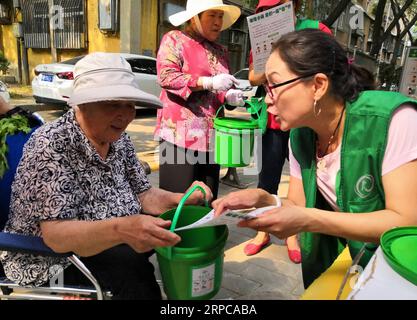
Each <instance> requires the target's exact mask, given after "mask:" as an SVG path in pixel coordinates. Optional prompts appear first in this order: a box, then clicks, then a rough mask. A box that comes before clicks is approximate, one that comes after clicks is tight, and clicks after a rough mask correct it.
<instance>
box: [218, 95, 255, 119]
mask: <svg viewBox="0 0 417 320" xmlns="http://www.w3.org/2000/svg"><path fill="white" fill-rule="evenodd" d="M257 99H258V102H259V101H260V100H261V99H262V97H260V98H257ZM247 104H249V105H250V107H252V101H251V100H250V99H247V100H245V108H246V109H247V108H248V107H246V105H247ZM224 108H225V106H224V104H222V105H221V106H220V108H219V109H217V112H216V116H215V118H217V116H218V115H219V112H220V110H222V109H224ZM261 109H262V108H259V110H257V109H255V112H256V115H257V116H258V119H260V118H261V112H262V111H261ZM258 121H259V120H258Z"/></svg>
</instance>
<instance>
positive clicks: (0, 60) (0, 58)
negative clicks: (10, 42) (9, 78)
mask: <svg viewBox="0 0 417 320" xmlns="http://www.w3.org/2000/svg"><path fill="white" fill-rule="evenodd" d="M9 66H10V62H9V60H7V58H6V57H5V56H4V53H3V51H0V70H1V71H3V73H6V72H7V71H8V70H9Z"/></svg>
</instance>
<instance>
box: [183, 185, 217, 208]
mask: <svg viewBox="0 0 417 320" xmlns="http://www.w3.org/2000/svg"><path fill="white" fill-rule="evenodd" d="M196 185H198V186H200V187H202V188H203V189H204V192H205V193H206V196H205V197H204V194H203V193H202V192H201V191H200V190H199V189H196V190H195V191H194V192H193V193H192V194H191V195H190V197H189V198H188V200H187V201H186V204H203V203H204V199H206V200H207V202H210V201H211V200H212V199H213V193H212V192H211V190H210V188H209V187H208V186H207V185H206V184H205V183H204V182H201V181H194V182H193V183H192V184H191V186H190V187H189V188H188V189H187V191H185V192H184V194H187V192H188V191H189V190H191V188H193V187H194V186H196Z"/></svg>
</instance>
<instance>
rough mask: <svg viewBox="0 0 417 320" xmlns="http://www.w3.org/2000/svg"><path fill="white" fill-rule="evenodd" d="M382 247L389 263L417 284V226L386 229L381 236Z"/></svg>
mask: <svg viewBox="0 0 417 320" xmlns="http://www.w3.org/2000/svg"><path fill="white" fill-rule="evenodd" d="M381 248H382V252H383V253H384V257H385V260H386V261H387V262H388V264H389V265H390V266H391V267H392V268H393V269H394V270H395V271H396V272H397V273H398V274H400V275H401V276H403V277H404V278H405V279H407V280H408V281H410V282H412V283H414V284H415V285H417V226H413V227H398V228H394V229H391V230H388V231H386V232H385V233H384V234H383V235H382V236H381Z"/></svg>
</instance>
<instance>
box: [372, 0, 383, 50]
mask: <svg viewBox="0 0 417 320" xmlns="http://www.w3.org/2000/svg"><path fill="white" fill-rule="evenodd" d="M386 3H387V0H381V1H379V2H378V6H377V7H376V13H375V22H374V30H373V32H372V47H371V55H376V54H377V53H378V51H379V49H378V50H376V52H374V51H375V50H374V48H375V47H376V44H377V42H378V41H379V38H380V35H381V27H382V22H383V21H382V20H383V17H384V12H385V5H386Z"/></svg>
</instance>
